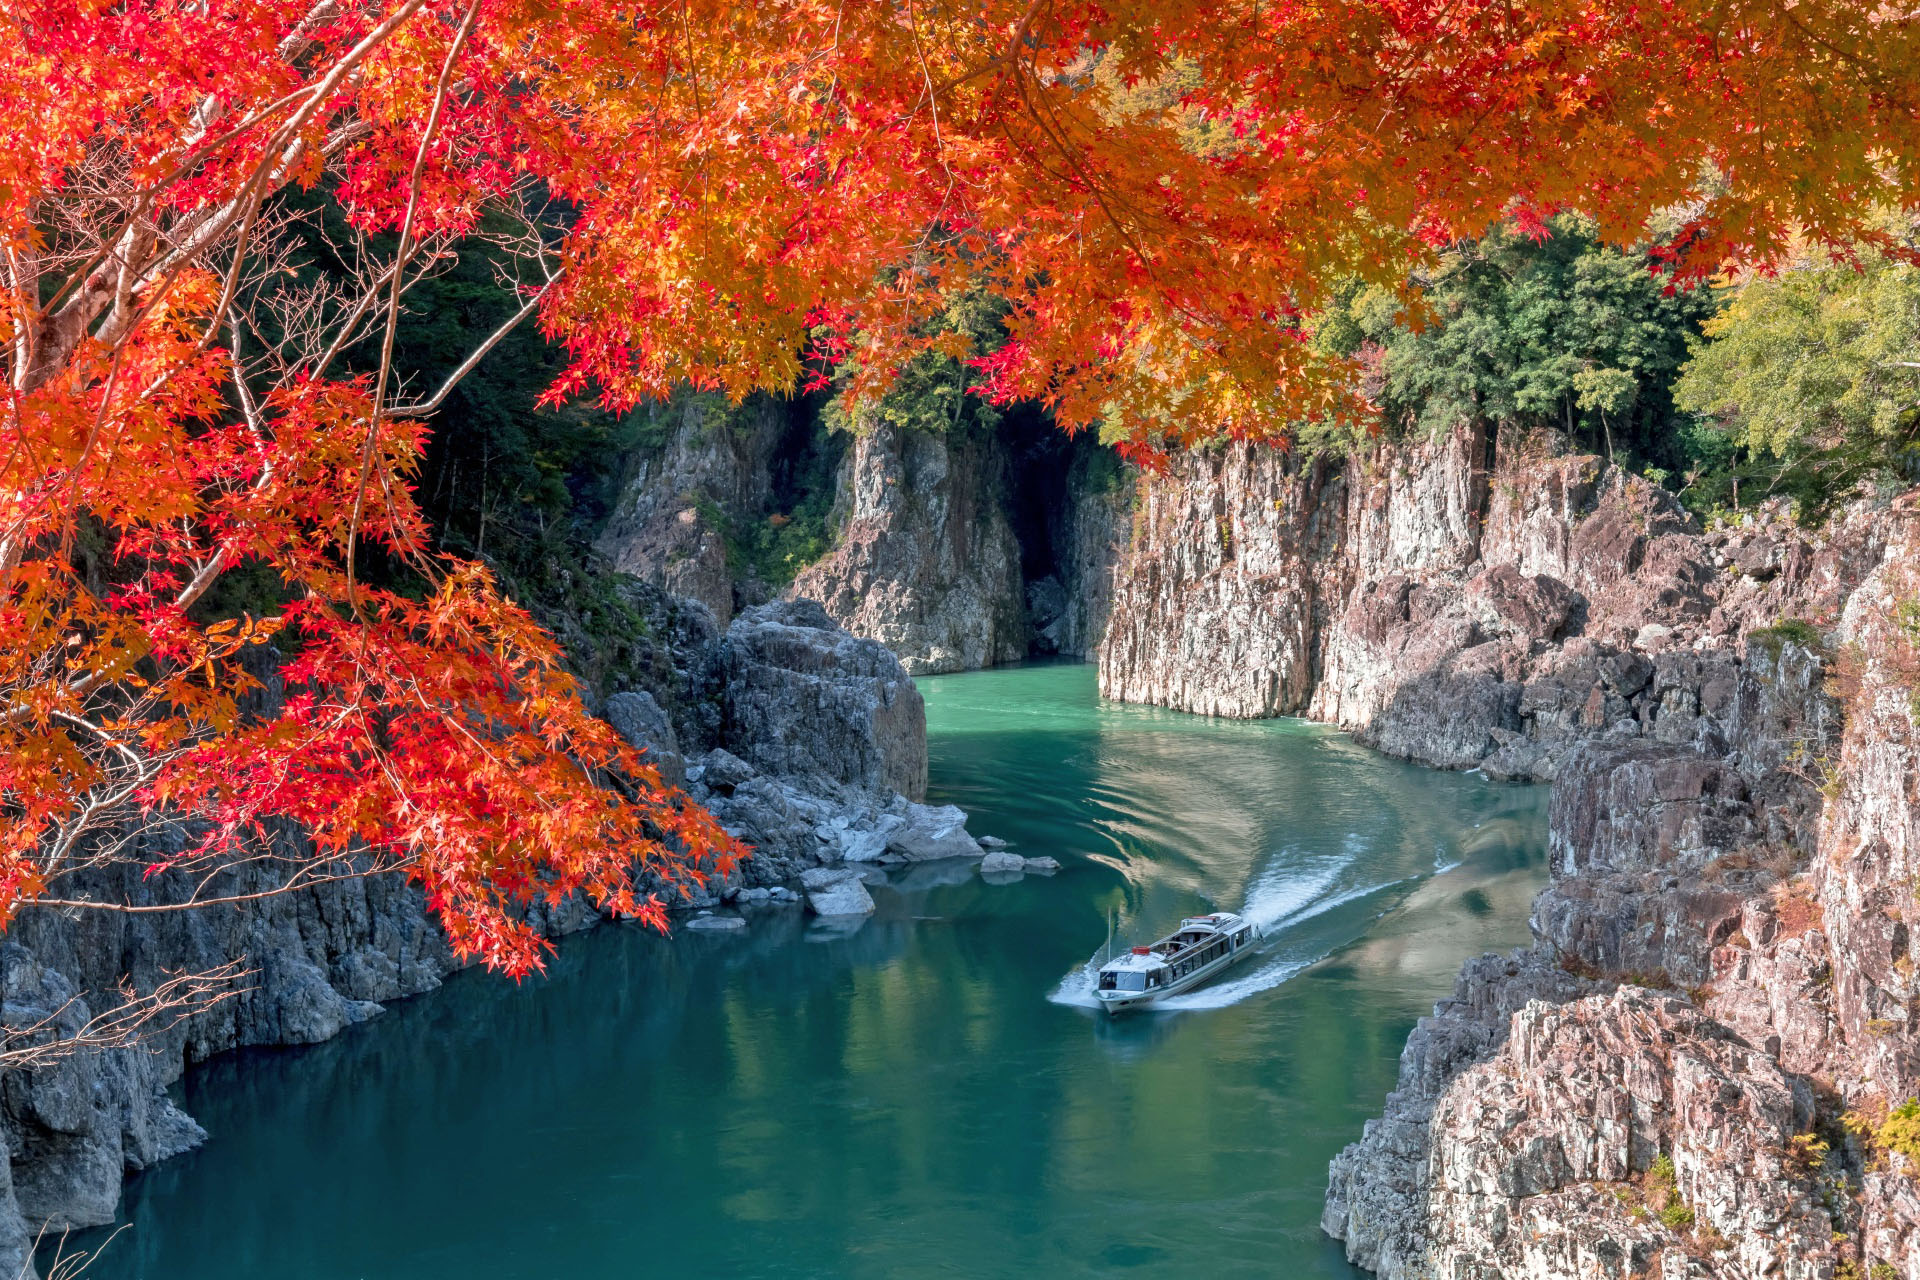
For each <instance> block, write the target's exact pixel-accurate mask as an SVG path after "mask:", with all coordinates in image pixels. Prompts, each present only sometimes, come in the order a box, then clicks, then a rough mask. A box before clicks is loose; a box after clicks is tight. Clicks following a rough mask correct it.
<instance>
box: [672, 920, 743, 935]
mask: <svg viewBox="0 0 1920 1280" xmlns="http://www.w3.org/2000/svg"><path fill="white" fill-rule="evenodd" d="M681 927H682V928H686V929H698V930H701V931H703V932H705V931H713V932H716V933H724V932H726V931H727V930H730V929H744V928H746V927H747V922H746V921H745V920H742V919H741V918H740V917H739V916H695V917H694V918H693V919H691V920H689V921H687V922H686V924H685V925H683V926H681Z"/></svg>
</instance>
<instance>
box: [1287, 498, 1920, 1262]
mask: <svg viewBox="0 0 1920 1280" xmlns="http://www.w3.org/2000/svg"><path fill="white" fill-rule="evenodd" d="M1535 534H1536V535H1537V536H1532V544H1531V545H1532V546H1533V547H1534V550H1532V551H1529V552H1528V553H1527V554H1528V555H1537V556H1540V557H1547V556H1551V555H1554V554H1559V553H1558V551H1557V547H1558V545H1559V544H1558V542H1557V540H1556V539H1555V538H1554V537H1552V536H1551V525H1550V524H1549V523H1547V522H1541V523H1540V524H1538V525H1536V526H1535ZM1767 537H1772V538H1775V539H1777V541H1776V542H1774V543H1773V544H1772V545H1770V546H1769V545H1767V543H1766V540H1765V539H1766V538H1767ZM1515 541H1522V540H1520V539H1515ZM1601 541H1610V542H1611V541H1616V540H1615V539H1614V535H1613V534H1608V535H1607V538H1606V539H1602V540H1601ZM1571 545H1572V543H1571V540H1570V541H1569V546H1571ZM1711 546H1712V547H1713V549H1714V551H1715V552H1716V553H1718V555H1719V556H1721V557H1723V558H1724V561H1725V563H1726V564H1728V565H1746V566H1754V567H1757V568H1758V569H1759V572H1758V573H1754V572H1753V571H1752V569H1743V570H1742V572H1741V574H1740V575H1739V579H1738V580H1736V581H1735V583H1733V584H1732V585H1731V586H1727V585H1724V584H1716V583H1711V582H1702V583H1699V584H1698V586H1699V587H1700V588H1701V590H1700V592H1699V594H1700V595H1701V596H1702V597H1703V598H1704V602H1705V606H1706V607H1704V608H1703V607H1702V605H1700V604H1696V605H1691V606H1688V608H1687V610H1685V612H1689V613H1691V614H1692V615H1693V616H1695V617H1696V618H1697V619H1701V620H1702V621H1701V622H1700V625H1701V626H1702V627H1703V628H1704V630H1705V632H1706V634H1707V635H1708V636H1712V635H1714V634H1716V633H1717V630H1718V628H1720V627H1721V626H1728V627H1732V628H1739V627H1741V626H1745V627H1746V628H1747V639H1746V643H1745V648H1744V653H1742V654H1740V660H1739V661H1738V662H1737V665H1736V667H1735V669H1734V671H1733V672H1732V675H1731V680H1730V684H1729V686H1728V687H1727V688H1726V690H1725V691H1724V693H1723V694H1722V695H1720V696H1719V697H1718V698H1717V699H1716V701H1715V703H1714V707H1715V710H1714V713H1713V717H1712V721H1711V723H1710V724H1709V725H1708V731H1705V732H1701V731H1698V730H1695V731H1691V732H1689V733H1687V734H1684V735H1677V736H1676V737H1675V738H1674V739H1673V740H1668V739H1667V738H1665V737H1663V736H1662V735H1661V734H1659V733H1657V732H1655V733H1653V734H1646V733H1642V734H1638V735H1626V734H1620V735H1614V734H1611V733H1606V732H1602V733H1600V734H1599V735H1597V736H1595V737H1592V738H1590V739H1589V740H1587V741H1585V742H1582V743H1576V744H1574V745H1573V746H1572V747H1570V748H1569V749H1568V750H1567V751H1566V753H1565V754H1564V756H1563V757H1562V759H1561V762H1560V765H1559V767H1558V769H1557V775H1558V776H1557V777H1556V780H1555V783H1554V799H1553V804H1552V811H1551V814H1550V819H1549V821H1550V828H1551V829H1550V833H1549V839H1550V846H1551V848H1550V851H1551V866H1552V873H1553V882H1552V884H1551V885H1550V886H1549V888H1548V889H1547V890H1546V891H1545V892H1544V893H1543V894H1542V895H1541V897H1540V899H1539V900H1538V901H1537V903H1536V904H1535V909H1534V914H1533V920H1532V924H1533V930H1534V933H1535V936H1536V939H1537V945H1536V946H1535V948H1534V949H1533V950H1532V951H1528V952H1522V953H1518V954H1516V956H1515V957H1513V958H1512V959H1511V960H1509V961H1506V962H1504V963H1502V962H1498V961H1495V960H1494V959H1493V958H1491V957H1489V958H1486V959H1484V960H1481V961H1476V962H1474V963H1473V964H1470V965H1468V966H1467V968H1466V969H1465V970H1464V971H1463V972H1462V975H1461V979H1460V984H1459V990H1458V992H1457V993H1456V998H1455V999H1454V1000H1452V1001H1448V1002H1443V1003H1442V1004H1441V1005H1440V1006H1439V1007H1438V1008H1437V1009H1436V1010H1435V1015H1434V1017H1433V1018H1431V1019H1427V1020H1424V1021H1423V1022H1422V1023H1421V1024H1420V1027H1419V1028H1418V1029H1417V1030H1416V1031H1415V1032H1414V1034H1413V1036H1412V1037H1411V1038H1410V1040H1409V1042H1408V1046H1407V1049H1406V1052H1405V1053H1404V1054H1403V1056H1402V1059H1401V1076H1400V1086H1399V1088H1398V1089H1397V1090H1396V1091H1395V1092H1394V1093H1393V1094H1392V1095H1391V1096H1390V1097H1389V1098H1388V1100H1387V1104H1386V1113H1385V1115H1384V1116H1383V1117H1382V1118H1381V1119H1380V1120H1377V1121H1373V1122H1370V1123H1369V1124H1368V1126H1367V1129H1366V1132H1365V1134H1364V1135H1363V1137H1362V1138H1361V1140H1360V1141H1359V1142H1358V1143H1356V1144H1354V1145H1353V1146H1352V1147H1349V1148H1348V1149H1347V1150H1346V1151H1345V1152H1343V1153H1342V1154H1341V1156H1340V1157H1339V1158H1337V1159H1336V1160H1335V1161H1334V1163H1333V1167H1332V1169H1331V1171H1330V1174H1331V1178H1330V1189H1329V1193H1328V1199H1327V1206H1326V1213H1325V1217H1324V1225H1325V1227H1326V1229H1327V1230H1328V1231H1329V1232H1330V1233H1332V1234H1333V1235H1335V1236H1337V1237H1340V1238H1341V1239H1343V1240H1345V1241H1346V1243H1347V1249H1348V1254H1349V1256H1350V1257H1351V1258H1353V1259H1354V1260H1355V1261H1356V1262H1358V1263H1360V1264H1361V1265H1363V1266H1367V1267H1369V1268H1371V1269H1374V1270H1376V1271H1377V1272H1378V1273H1379V1274H1381V1275H1382V1276H1386V1277H1395V1278H1399V1277H1420V1278H1423V1280H1424V1278H1426V1277H1440V1276H1446V1277H1482V1276H1484V1277H1494V1276H1517V1275H1531V1276H1561V1275H1580V1276H1623V1277H1624V1276H1628V1275H1645V1274H1657V1275H1660V1276H1663V1277H1664V1276H1696V1275H1698V1276H1708V1275H1711V1276H1729V1277H1754V1278H1758V1277H1761V1276H1769V1277H1781V1278H1783V1280H1814V1278H1816V1277H1818V1278H1820V1280H1826V1278H1828V1277H1836V1276H1840V1275H1843V1274H1852V1275H1858V1276H1868V1275H1873V1276H1880V1277H1885V1276H1888V1275H1893V1276H1915V1275H1920V1185H1917V1184H1916V1181H1915V1176H1914V1175H1915V1174H1916V1173H1920V1162H1916V1160H1915V1159H1914V1158H1913V1157H1914V1156H1920V1147H1913V1146H1910V1145H1908V1144H1907V1143H1905V1142H1904V1141H1903V1140H1901V1139H1900V1138H1899V1136H1898V1134H1897V1131H1884V1132H1883V1131H1882V1130H1880V1129H1879V1128H1878V1126H1879V1125H1880V1123H1881V1120H1882V1118H1884V1117H1885V1116H1886V1114H1887V1112H1888V1109H1889V1108H1890V1107H1893V1106H1897V1105H1899V1104H1900V1103H1902V1102H1904V1101H1905V1100H1907V1099H1910V1098H1913V1097H1915V1096H1916V1095H1920V1040H1916V1033H1920V1024H1916V1022H1915V1016H1914V1013H1913V1012H1912V1011H1913V1010H1914V1009H1915V1008H1920V1000H1917V999H1916V997H1920V986H1917V985H1916V984H1915V983H1914V982H1913V978H1912V975H1913V972H1914V968H1915V964H1914V956H1913V954H1912V948H1913V943H1912V937H1913V930H1912V925H1913V924H1914V923H1915V918H1916V916H1920V908H1916V905H1915V903H1916V899H1915V896H1914V892H1913V885H1914V884H1916V883H1920V879H1916V877H1920V769H1917V767H1916V766H1917V764H1920V760H1917V759H1916V735H1915V719H1916V717H1917V716H1920V698H1917V697H1916V695H1915V690H1916V688H1920V648H1917V647H1916V646H1917V645H1920V624H1917V623H1916V622H1915V621H1914V619H1915V617H1916V616H1917V615H1916V606H1915V605H1914V604H1913V603H1912V602H1913V601H1914V600H1916V599H1920V494H1917V495H1909V496H1908V497H1906V498H1903V499H1901V500H1900V501H1899V502H1897V503H1895V504H1893V506H1892V507H1891V508H1888V507H1887V506H1886V505H1885V504H1884V503H1882V504H1877V505H1876V504H1870V503H1868V504H1862V505H1861V506H1860V507H1858V508H1856V509H1854V510H1852V511H1849V512H1847V513H1845V514H1843V516H1842V517H1841V518H1840V519H1838V520H1837V521H1836V523H1835V525H1834V526H1832V527H1830V528H1829V529H1828V530H1827V531H1826V532H1825V534H1824V535H1823V536H1822V537H1819V538H1810V537H1808V536H1806V535H1803V534H1800V533H1798V532H1796V531H1792V530H1785V529H1780V528H1773V529H1766V528H1765V527H1764V526H1762V527H1761V528H1759V529H1756V528H1755V527H1754V526H1748V527H1747V528H1745V529H1743V530H1739V531H1736V532H1735V533H1734V534H1732V535H1723V536H1722V537H1720V538H1718V539H1716V540H1715V541H1713V542H1712V543H1711ZM1755 579H1764V580H1755ZM1601 585H1602V584H1601V583H1600V582H1599V581H1598V580H1592V579H1590V580H1589V582H1588V586H1589V587H1591V588H1592V589H1594V590H1595V591H1599V590H1600V589H1601ZM1614 616H1615V618H1616V627H1615V630H1614V631H1613V632H1612V637H1613V639H1615V640H1618V639H1621V638H1624V637H1625V635H1626V632H1627V631H1628V630H1629V629H1630V626H1631V619H1630V618H1627V617H1625V616H1622V615H1618V614H1616V615H1614ZM1768 616H1772V617H1780V616H1789V617H1798V618H1807V619H1819V620H1823V621H1825V622H1829V623H1835V624H1837V625H1836V626H1834V628H1833V631H1832V633H1831V634H1830V637H1829V640H1830V642H1829V643H1826V644H1824V645H1822V646H1821V651H1820V652H1818V653H1816V652H1814V651H1811V650H1809V649H1808V648H1805V647H1802V644H1801V643H1800V641H1801V640H1807V641H1812V640H1814V639H1815V638H1816V636H1817V634H1818V633H1817V632H1812V631H1811V629H1808V631H1807V632H1800V631H1791V632H1787V633H1785V634H1783V633H1781V632H1779V631H1769V630H1768V629H1755V628H1753V626H1752V624H1753V623H1754V622H1756V621H1758V620H1760V619H1762V618H1765V617H1768ZM1675 630H1676V631H1678V630H1680V626H1679V625H1676V626H1675ZM1635 639H1636V642H1637V639H1638V637H1637V636H1636V637H1635ZM1623 652H1625V651H1624V650H1623ZM1729 656H1730V657H1731V655H1729ZM1823 658H1824V662H1823ZM1653 665H1654V667H1655V675H1654V676H1653V677H1652V678H1653V679H1654V680H1655V681H1656V682H1657V681H1658V679H1659V676H1658V670H1659V666H1658V662H1657V660H1656V661H1655V662H1654V664H1653ZM1682 710H1683V711H1688V712H1692V711H1693V708H1689V707H1683V708H1682ZM1842 713H1844V727H1843V725H1842ZM1696 714H1697V713H1696ZM1658 723H1659V721H1658V719H1657V718H1656V720H1655V725H1656V728H1657V726H1658ZM1822 778H1826V779H1829V781H1827V782H1826V783H1825V784H1824V786H1823V785H1822V782H1821V779H1822ZM1843 1117H1844V1118H1845V1120H1846V1123H1845V1124H1844V1125H1843V1124H1842V1119H1843ZM1903 1146H1904V1147H1906V1148H1907V1149H1906V1150H1905V1151H1903V1150H1902V1148H1903ZM1908 1152H1911V1153H1912V1154H1911V1155H1910V1154H1908Z"/></svg>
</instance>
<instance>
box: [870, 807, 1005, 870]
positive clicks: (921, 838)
mask: <svg viewBox="0 0 1920 1280" xmlns="http://www.w3.org/2000/svg"><path fill="white" fill-rule="evenodd" d="M895 810H896V812H894V813H892V814H890V815H889V816H892V817H897V818H899V819H901V822H900V825H899V826H897V827H895V828H893V830H892V832H891V833H890V834H889V835H888V836H887V851H886V853H885V854H884V855H883V856H882V857H881V859H880V860H881V861H882V862H927V861H931V860H932V859H934V858H978V857H982V856H984V855H985V854H986V850H985V849H982V848H981V847H980V842H979V841H977V840H975V839H974V838H973V837H972V836H970V835H968V834H967V815H966V813H965V812H963V811H962V810H961V809H960V808H959V807H957V806H955V805H950V804H947V805H940V806H938V807H935V806H933V805H925V804H913V803H905V804H900V805H897V806H895Z"/></svg>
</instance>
